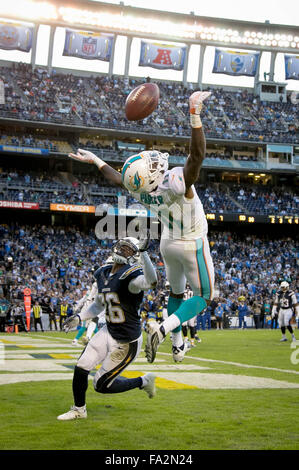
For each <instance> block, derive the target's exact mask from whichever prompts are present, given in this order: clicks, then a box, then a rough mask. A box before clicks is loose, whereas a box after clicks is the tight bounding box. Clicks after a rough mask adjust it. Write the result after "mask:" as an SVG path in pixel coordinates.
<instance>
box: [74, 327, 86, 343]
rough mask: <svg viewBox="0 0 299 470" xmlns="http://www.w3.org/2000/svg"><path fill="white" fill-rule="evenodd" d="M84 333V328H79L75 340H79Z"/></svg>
mask: <svg viewBox="0 0 299 470" xmlns="http://www.w3.org/2000/svg"><path fill="white" fill-rule="evenodd" d="M85 331H86V328H85V326H83V327H82V328H80V330H79V331H78V333H77V336H76V338H75V339H77V340H78V339H80V338H81V336H82V335H83V333H85Z"/></svg>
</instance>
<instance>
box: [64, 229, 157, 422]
mask: <svg viewBox="0 0 299 470" xmlns="http://www.w3.org/2000/svg"><path fill="white" fill-rule="evenodd" d="M141 245H143V246H141ZM146 245H147V243H146V242H145V243H144V242H140V241H138V240H137V239H135V238H133V237H126V238H123V239H121V240H119V241H118V242H117V243H116V244H115V246H114V247H113V255H112V257H113V263H112V264H106V265H104V266H102V267H101V268H99V269H98V270H97V271H96V272H95V274H94V277H95V279H96V282H97V286H98V294H97V295H96V297H95V300H94V302H93V303H92V304H90V305H89V306H88V307H87V309H86V310H85V311H82V312H80V314H79V315H73V316H72V317H70V318H68V319H67V320H66V322H65V323H64V326H63V329H64V331H65V332H66V333H67V332H68V331H69V330H70V329H72V328H74V327H77V326H78V324H79V323H80V322H82V321H84V320H87V319H89V318H93V317H95V316H97V315H98V313H99V312H100V311H101V310H102V309H103V305H104V307H105V311H106V324H105V325H104V326H103V327H102V328H101V329H100V330H99V331H98V333H96V334H95V335H94V336H93V338H92V339H91V340H90V342H89V343H88V345H87V347H86V348H85V349H84V351H83V353H82V354H81V356H80V358H79V360H78V362H77V365H76V366H75V371H74V377H73V396H74V406H72V407H71V409H70V411H68V412H66V413H64V414H62V415H59V416H58V417H57V419H59V420H63V421H65V420H72V419H76V418H86V417H87V411H86V403H85V396H86V390H87V387H88V375H89V373H90V371H91V370H92V369H94V368H95V367H96V366H97V365H98V364H101V367H100V369H98V370H97V371H96V374H95V376H94V380H93V385H94V388H95V390H96V391H97V392H99V393H121V392H126V391H128V390H132V389H134V388H139V389H141V390H144V391H145V392H146V393H147V394H148V396H149V398H152V397H153V396H154V395H155V375H154V374H152V373H149V374H146V375H144V376H140V377H137V378H131V379H129V378H125V377H120V374H121V373H122V372H123V371H124V370H125V369H126V368H127V367H128V365H129V364H131V363H132V362H133V361H134V360H135V359H136V358H137V356H138V354H139V352H140V350H141V346H142V331H141V317H140V314H139V308H140V304H141V302H142V299H143V292H144V291H145V290H148V289H152V288H154V287H155V286H156V283H157V275H156V271H155V269H154V267H153V265H152V263H151V260H150V258H149V256H148V254H147V252H146Z"/></svg>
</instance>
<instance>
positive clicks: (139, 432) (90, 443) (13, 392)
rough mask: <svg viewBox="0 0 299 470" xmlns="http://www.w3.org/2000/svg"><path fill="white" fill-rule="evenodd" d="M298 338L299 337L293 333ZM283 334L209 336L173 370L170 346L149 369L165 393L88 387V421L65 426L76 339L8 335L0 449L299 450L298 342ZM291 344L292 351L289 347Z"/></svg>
mask: <svg viewBox="0 0 299 470" xmlns="http://www.w3.org/2000/svg"><path fill="white" fill-rule="evenodd" d="M295 333H296V334H297V337H298V339H299V333H298V330H296V331H295ZM280 335H281V334H280V331H279V330H276V331H275V330H222V331H221V330H220V331H217V330H210V331H205V332H201V334H200V337H201V339H202V342H201V343H200V344H197V345H196V347H194V348H192V350H191V351H190V352H189V353H188V354H187V355H186V357H185V359H184V361H183V362H182V363H181V364H175V363H174V362H173V360H172V356H171V354H170V350H171V348H170V341H169V339H168V340H166V341H165V342H164V343H163V344H162V345H161V346H160V348H159V350H158V354H157V360H156V362H155V363H154V364H148V363H147V362H146V360H145V357H144V353H143V351H142V352H141V354H140V356H139V358H138V359H137V361H136V362H135V363H134V364H133V365H131V366H130V368H129V369H128V370H127V371H125V375H127V376H131V377H132V376H138V375H141V374H144V373H147V372H148V371H153V372H155V373H156V375H157V379H156V384H157V394H156V397H155V398H153V399H151V400H150V399H149V398H148V397H147V395H146V394H145V393H144V392H143V391H141V390H132V391H130V392H127V393H122V394H117V395H115V394H114V395H100V394H98V393H96V392H95V391H94V390H93V386H92V383H91V382H90V383H89V388H88V392H87V410H88V418H87V419H86V420H77V421H70V422H61V421H58V420H57V419H56V417H57V415H59V414H61V413H64V412H65V411H67V410H68V409H69V408H70V406H71V405H72V389H71V388H72V369H73V367H74V365H75V363H76V358H77V357H78V356H79V354H80V352H81V351H82V348H78V347H77V348H75V347H73V346H72V345H71V340H72V339H73V337H74V336H75V332H72V333H69V334H68V335H66V334H65V333H61V332H45V333H39V332H38V333H29V334H27V335H26V334H25V333H20V334H18V335H15V334H0V346H1V351H0V352H1V355H0V396H1V400H0V413H1V426H0V448H1V450H14V449H19V450H23V449H24V450H25V449H26V450H59V449H64V450H90V449H94V450H100V449H102V450H112V449H115V450H116V449H119V450H123V449H127V450H133V449H134V450H203V449H204V450H211V449H219V450H221V449H225V450H228V449H231V450H243V449H248V450H250V449H277V450H280V449H283V450H286V449H294V450H295V449H299V419H298V414H299V413H298V409H299V407H298V405H299V393H298V392H299V341H298V342H297V343H296V344H294V343H293V344H292V343H291V342H290V336H289V337H288V338H289V341H288V342H285V343H280V341H279V340H280V337H281V336H280ZM291 346H293V347H291Z"/></svg>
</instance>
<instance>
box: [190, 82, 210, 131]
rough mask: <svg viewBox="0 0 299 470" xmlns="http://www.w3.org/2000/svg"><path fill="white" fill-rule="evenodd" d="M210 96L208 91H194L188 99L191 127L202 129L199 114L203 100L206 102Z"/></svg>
mask: <svg viewBox="0 0 299 470" xmlns="http://www.w3.org/2000/svg"><path fill="white" fill-rule="evenodd" d="M210 95H211V92H210V91H195V92H194V93H192V95H191V96H190V97H189V110H190V123H191V127H202V122H201V119H200V112H201V110H202V107H203V102H204V100H206V99H207V98H208V97H209V96H210Z"/></svg>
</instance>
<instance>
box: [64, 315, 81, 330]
mask: <svg viewBox="0 0 299 470" xmlns="http://www.w3.org/2000/svg"><path fill="white" fill-rule="evenodd" d="M80 323H81V318H80V317H79V315H72V316H71V317H69V318H67V319H66V320H65V322H64V324H63V325H62V329H63V331H65V332H66V333H68V332H69V331H70V330H72V329H73V328H76V327H77V326H78V325H79V324H80Z"/></svg>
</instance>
